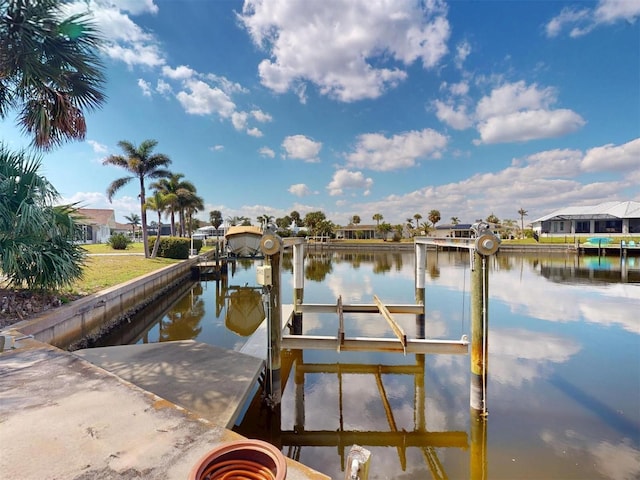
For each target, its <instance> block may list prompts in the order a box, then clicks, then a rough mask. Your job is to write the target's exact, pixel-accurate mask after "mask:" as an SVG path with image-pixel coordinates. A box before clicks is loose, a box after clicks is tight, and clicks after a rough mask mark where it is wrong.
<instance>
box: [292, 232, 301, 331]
mask: <svg viewBox="0 0 640 480" xmlns="http://www.w3.org/2000/svg"><path fill="white" fill-rule="evenodd" d="M303 302H304V239H302V238H300V239H296V240H294V244H293V321H292V325H291V333H292V334H293V335H302V312H299V311H298V306H299V305H301V304H302V303H303Z"/></svg>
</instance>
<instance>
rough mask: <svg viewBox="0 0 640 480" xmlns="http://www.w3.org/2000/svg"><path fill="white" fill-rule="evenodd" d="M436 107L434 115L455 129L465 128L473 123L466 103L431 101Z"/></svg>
mask: <svg viewBox="0 0 640 480" xmlns="http://www.w3.org/2000/svg"><path fill="white" fill-rule="evenodd" d="M433 105H434V106H435V108H436V117H438V120H440V121H441V122H443V123H446V124H447V125H449V126H450V127H451V128H454V129H456V130H465V129H467V128H469V127H471V126H472V125H473V116H472V115H470V114H469V113H468V112H467V107H466V105H458V106H457V107H455V106H453V105H449V104H446V103H444V102H442V101H440V100H436V101H434V102H433Z"/></svg>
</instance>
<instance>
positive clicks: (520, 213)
mask: <svg viewBox="0 0 640 480" xmlns="http://www.w3.org/2000/svg"><path fill="white" fill-rule="evenodd" d="M527 213H529V212H528V211H527V210H525V209H524V208H522V207H520V210H518V215H520V235H522V238H524V217H526V216H527Z"/></svg>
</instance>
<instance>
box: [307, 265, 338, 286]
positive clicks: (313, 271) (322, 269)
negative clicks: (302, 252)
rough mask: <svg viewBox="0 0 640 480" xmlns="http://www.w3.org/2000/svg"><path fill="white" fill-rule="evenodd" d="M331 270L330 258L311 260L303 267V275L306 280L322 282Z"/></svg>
mask: <svg viewBox="0 0 640 480" xmlns="http://www.w3.org/2000/svg"><path fill="white" fill-rule="evenodd" d="M332 270H333V267H332V266H331V260H324V261H319V260H311V261H310V262H309V263H308V264H307V266H306V267H305V269H304V276H305V278H306V279H307V280H313V281H315V282H322V281H324V279H325V278H326V276H327V275H329V274H330V273H331V271H332Z"/></svg>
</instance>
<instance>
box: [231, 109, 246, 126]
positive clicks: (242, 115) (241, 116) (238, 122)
mask: <svg viewBox="0 0 640 480" xmlns="http://www.w3.org/2000/svg"><path fill="white" fill-rule="evenodd" d="M248 118H249V115H248V114H247V112H233V113H232V114H231V123H232V124H233V128H235V129H236V130H243V129H244V128H245V127H246V126H247V119H248Z"/></svg>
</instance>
